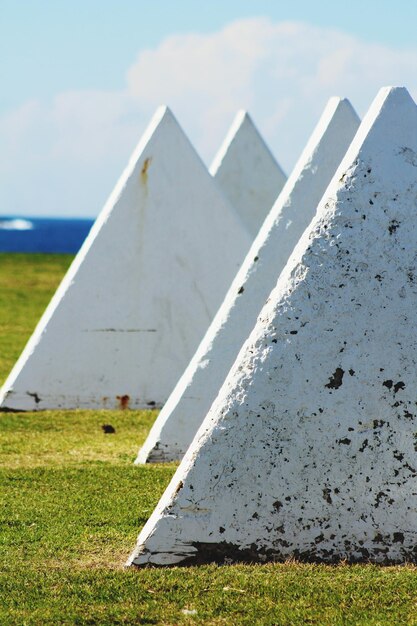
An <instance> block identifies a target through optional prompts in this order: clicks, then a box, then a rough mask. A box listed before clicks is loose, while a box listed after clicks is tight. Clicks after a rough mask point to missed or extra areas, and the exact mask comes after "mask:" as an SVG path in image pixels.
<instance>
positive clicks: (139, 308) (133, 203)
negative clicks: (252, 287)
mask: <svg viewBox="0 0 417 626" xmlns="http://www.w3.org/2000/svg"><path fill="white" fill-rule="evenodd" d="M249 246H250V237H249V235H248V233H247V231H246V229H245V228H244V226H243V224H242V222H241V220H240V218H239V216H238V215H237V214H236V211H235V209H234V208H233V207H232V206H231V205H230V204H229V203H228V201H227V200H226V198H225V197H224V196H223V194H222V193H221V191H220V189H219V188H218V185H217V184H216V182H215V181H214V180H213V178H212V177H211V176H210V174H209V172H208V171H207V169H206V168H205V166H204V164H203V163H202V161H201V160H200V158H199V157H198V156H197V154H196V152H195V150H194V148H193V147H192V146H191V144H190V143H189V141H188V139H187V138H186V136H185V135H184V133H183V131H182V130H181V128H180V127H179V125H178V123H177V121H176V120H175V118H174V117H173V115H172V113H171V112H170V111H169V110H168V109H166V108H165V107H161V108H160V109H159V110H158V111H157V113H156V114H155V116H154V118H153V120H152V122H151V124H150V126H149V127H148V129H147V131H146V133H145V135H144V137H143V138H142V140H141V141H140V143H139V145H138V147H137V149H136V150H135V152H134V154H133V156H132V158H131V160H130V162H129V164H128V166H127V168H126V170H125V172H124V173H123V175H122V176H121V178H120V180H119V182H118V183H117V185H116V187H115V189H114V191H113V193H112V194H111V196H110V198H109V200H108V202H107V204H106V206H105V207H104V209H103V211H102V213H101V214H100V216H99V217H98V219H97V221H96V223H95V225H94V226H93V229H92V231H91V233H90V235H89V237H88V238H87V240H86V242H85V244H84V246H83V247H82V249H81V251H80V252H79V254H78V255H77V258H76V259H75V261H74V263H73V264H72V266H71V268H70V269H69V271H68V273H67V275H66V277H65V278H64V280H63V282H62V284H61V286H60V287H59V289H58V291H57V293H56V294H55V296H54V298H53V300H52V301H51V303H50V305H49V307H48V308H47V310H46V312H45V314H44V316H43V317H42V319H41V321H40V323H39V325H38V327H37V328H36V330H35V332H34V334H33V336H32V338H31V339H30V341H29V343H28V345H27V347H26V348H25V350H24V352H23V354H22V356H21V357H20V359H19V361H18V363H17V364H16V366H15V368H14V369H13V371H12V373H11V375H10V376H9V378H8V380H7V382H6V384H5V386H4V387H3V390H2V394H1V398H0V403H1V407H2V408H3V409H15V410H16V409H17V410H40V409H55V408H74V407H85V408H113V407H131V408H140V407H150V406H161V405H162V404H163V403H164V402H165V401H166V399H167V397H168V395H169V393H170V391H171V390H172V388H173V386H174V385H175V383H176V382H177V380H178V377H179V376H180V375H181V373H182V372H183V371H184V368H185V367H186V365H187V364H188V362H189V360H190V358H191V356H192V355H193V353H194V351H195V349H196V348H197V345H198V343H199V341H200V340H201V338H202V336H203V334H204V332H205V330H206V329H207V327H208V325H209V323H210V321H211V319H212V317H213V315H214V313H215V312H216V310H217V309H218V307H219V305H220V303H221V301H222V299H223V297H224V295H225V293H226V290H227V288H228V286H229V285H230V281H231V280H232V278H233V276H234V275H235V273H236V271H237V269H238V267H239V265H240V263H241V261H242V259H243V258H244V256H245V253H246V252H247V250H248V249H249Z"/></svg>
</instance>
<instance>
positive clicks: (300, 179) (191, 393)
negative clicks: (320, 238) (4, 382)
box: [137, 98, 359, 463]
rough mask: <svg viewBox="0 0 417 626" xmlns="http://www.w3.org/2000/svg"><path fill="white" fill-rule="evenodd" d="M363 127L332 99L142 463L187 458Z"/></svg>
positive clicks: (144, 451) (159, 420)
mask: <svg viewBox="0 0 417 626" xmlns="http://www.w3.org/2000/svg"><path fill="white" fill-rule="evenodd" d="M358 126H359V119H358V117H357V115H356V113H355V112H354V110H353V108H352V106H351V105H350V103H349V102H348V101H347V100H341V99H340V98H331V99H330V101H329V102H328V104H327V106H326V108H325V110H324V112H323V115H322V117H321V119H320V120H319V123H318V124H317V126H316V128H315V130H314V132H313V134H312V136H311V138H310V140H309V141H308V143H307V145H306V147H305V149H304V151H303V153H302V155H301V156H300V159H299V161H298V163H297V165H296V167H295V168H294V171H293V172H292V174H291V176H290V178H289V179H288V182H287V184H286V185H285V187H284V189H283V191H282V192H281V194H280V196H279V198H278V199H277V201H276V203H275V205H274V207H273V208H272V210H271V212H270V214H269V215H268V218H267V219H266V220H265V223H264V225H263V226H262V228H261V230H260V232H259V235H258V236H257V238H256V239H255V241H254V243H253V245H252V247H251V249H250V250H249V252H248V254H247V256H246V259H245V261H244V263H243V264H242V267H241V268H240V270H239V272H238V273H237V276H236V277H235V279H234V281H233V283H232V285H231V287H230V289H229V291H228V293H227V295H226V298H225V300H224V302H223V303H222V305H221V307H220V309H219V311H218V312H217V314H216V316H215V318H214V320H213V322H212V323H211V325H210V327H209V329H208V331H207V333H206V335H205V336H204V339H203V340H202V342H201V344H200V346H199V348H198V350H197V352H196V353H195V355H194V357H193V359H192V360H191V362H190V364H189V366H188V367H187V369H186V370H185V372H184V374H183V376H182V377H181V379H180V380H179V382H178V384H177V385H176V387H175V389H174V390H173V392H172V394H171V395H170V397H169V399H168V401H167V403H166V404H165V406H164V407H163V409H162V411H161V413H160V414H159V416H158V418H157V420H156V421H155V423H154V425H153V427H152V429H151V432H150V434H149V436H148V438H147V440H146V442H145V444H144V446H143V447H142V449H141V450H140V452H139V455H138V459H137V462H138V463H143V462H146V461H151V462H152V461H161V460H162V461H164V460H173V459H180V458H182V456H183V454H184V453H185V451H186V450H187V448H188V446H189V445H190V443H191V441H192V440H193V437H194V435H195V433H196V432H197V430H198V428H199V426H200V424H201V423H202V421H203V420H204V418H205V416H206V414H207V411H208V410H209V409H210V407H211V405H212V403H213V401H214V399H215V398H216V395H217V393H218V391H219V389H220V387H221V385H222V384H223V381H224V379H225V378H226V376H227V374H228V372H229V370H230V368H231V367H232V365H233V363H234V361H235V359H236V357H237V355H238V353H239V350H240V348H241V347H242V345H243V343H244V341H245V340H246V339H247V337H248V335H249V333H250V332H251V330H252V328H253V327H254V325H255V322H256V319H257V316H258V314H259V312H260V310H261V308H262V306H263V304H264V303H265V301H266V299H267V298H268V296H269V294H270V292H271V290H272V288H273V287H274V285H275V284H276V282H277V277H278V276H279V274H280V272H281V270H282V269H283V268H284V266H285V264H286V262H287V259H288V257H289V255H290V254H291V252H292V250H293V248H294V246H295V244H296V243H297V241H298V239H299V238H300V237H301V235H302V233H303V232H304V230H305V228H306V227H307V226H308V224H309V223H310V221H311V220H312V218H313V216H314V213H315V210H316V207H317V204H318V202H319V201H320V199H321V197H322V195H323V193H324V192H325V190H326V187H327V186H328V184H329V182H330V180H331V178H332V176H333V174H334V172H335V170H336V167H337V164H339V163H340V161H341V159H342V157H343V156H344V154H345V152H346V149H347V147H348V146H349V144H350V142H351V141H352V139H353V137H354V134H355V132H356V130H357V128H358Z"/></svg>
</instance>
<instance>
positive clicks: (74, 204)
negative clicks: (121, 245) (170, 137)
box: [0, 18, 417, 215]
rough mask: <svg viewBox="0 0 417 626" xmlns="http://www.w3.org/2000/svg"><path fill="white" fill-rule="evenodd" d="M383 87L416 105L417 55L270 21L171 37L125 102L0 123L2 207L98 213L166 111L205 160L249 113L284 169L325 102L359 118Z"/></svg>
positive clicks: (132, 77) (58, 103)
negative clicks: (351, 109)
mask: <svg viewBox="0 0 417 626" xmlns="http://www.w3.org/2000/svg"><path fill="white" fill-rule="evenodd" d="M387 84H397V85H403V84H405V85H406V86H407V87H408V88H409V90H410V91H411V93H412V95H414V96H416V95H417V49H415V50H396V49H392V48H389V47H384V46H381V45H376V44H372V43H368V42H365V41H360V40H358V39H356V38H354V37H352V36H350V35H348V34H346V33H342V32H338V31H335V30H331V29H326V28H319V27H315V26H311V25H309V24H304V23H298V22H278V23H273V22H271V21H270V20H268V19H265V18H251V19H245V20H239V21H236V22H233V23H231V24H229V25H228V26H226V27H225V28H223V29H222V30H220V31H218V32H214V33H211V34H208V35H207V34H205V35H201V34H185V35H176V36H171V37H169V38H167V39H166V40H164V41H163V42H162V43H161V44H160V45H159V46H158V47H156V48H155V49H152V50H143V51H141V52H140V53H139V54H138V57H137V60H136V62H135V63H134V64H133V65H132V66H131V67H130V68H129V69H128V70H127V74H126V86H125V88H124V89H123V90H121V91H117V92H116V91H115V92H104V91H103V92H100V91H71V92H66V93H61V94H58V95H57V96H56V97H55V98H54V99H53V101H52V102H49V103H42V102H36V101H31V102H28V103H25V104H24V105H23V106H22V107H20V108H19V109H17V110H15V111H13V112H11V113H10V114H9V115H7V116H4V117H3V118H0V146H1V148H0V171H1V172H2V174H1V176H2V178H4V180H2V182H1V185H0V187H1V189H2V191H1V193H2V197H1V198H0V203H1V204H0V208H1V210H2V211H3V212H17V213H22V214H41V213H42V214H47V213H49V214H74V215H75V214H84V215H93V214H95V213H97V212H98V210H99V209H100V207H101V205H102V204H103V202H104V200H105V198H106V196H107V194H108V193H109V192H110V190H111V188H112V185H113V184H114V182H115V180H116V179H117V176H118V175H119V173H120V172H121V170H122V168H123V166H124V164H125V162H126V161H127V159H128V157H129V154H130V151H131V150H132V149H133V147H134V145H135V144H136V142H137V141H138V139H139V137H140V134H141V133H142V132H143V130H144V128H145V127H146V124H147V121H148V120H149V118H150V116H151V115H152V113H153V110H154V109H155V108H156V106H158V105H159V104H161V103H166V104H168V105H169V106H170V107H171V108H172V109H173V111H174V113H175V115H176V116H177V117H178V119H179V121H180V123H181V124H182V125H183V126H184V129H185V130H186V132H187V133H188V134H189V136H190V138H191V139H192V141H193V142H194V144H195V146H196V148H197V149H198V150H199V151H200V153H201V154H202V156H203V157H204V158H205V159H206V160H210V159H211V158H212V157H213V155H214V153H215V151H216V149H217V147H218V146H219V145H220V143H221V141H222V139H223V136H224V134H225V133H226V130H227V128H228V125H229V124H230V123H231V121H232V118H233V116H234V114H235V112H236V110H237V109H239V108H247V109H248V110H249V111H250V113H251V114H252V116H253V118H254V120H255V122H256V123H257V125H258V126H259V128H260V130H261V132H262V133H263V135H264V137H265V139H266V140H267V142H268V143H269V144H270V146H271V148H272V149H273V152H274V153H275V155H276V157H277V159H278V160H279V161H280V163H281V164H282V165H283V166H284V168H286V169H287V170H289V169H290V167H291V166H292V165H293V164H294V162H295V160H296V158H297V156H298V154H299V152H300V151H301V149H302V147H303V145H304V143H305V141H306V140H307V138H308V136H309V134H310V132H311V130H312V128H313V126H314V124H315V123H316V121H317V119H318V117H319V115H320V114H321V111H322V109H323V107H324V105H325V103H326V101H327V99H328V98H329V97H330V96H332V95H341V96H347V97H349V99H350V100H351V102H352V104H353V105H354V106H355V107H356V108H357V110H358V112H359V113H361V114H363V113H364V112H365V111H366V108H367V107H368V105H369V104H370V102H371V101H372V99H373V97H374V96H375V94H376V92H377V90H378V89H379V88H380V87H381V86H383V85H387ZM22 181H23V182H22Z"/></svg>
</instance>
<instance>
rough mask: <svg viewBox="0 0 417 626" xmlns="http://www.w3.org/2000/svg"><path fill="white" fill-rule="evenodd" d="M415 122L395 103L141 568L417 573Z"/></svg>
mask: <svg viewBox="0 0 417 626" xmlns="http://www.w3.org/2000/svg"><path fill="white" fill-rule="evenodd" d="M416 210H417V107H416V105H415V104H414V102H413V101H412V99H411V98H410V96H409V94H408V92H407V91H406V90H405V89H390V88H385V89H383V90H381V92H380V93H379V94H378V96H377V98H376V100H375V101H374V103H373V104H372V106H371V108H370V110H369V112H368V113H367V115H366V118H365V119H364V121H363V123H362V125H361V128H360V129H359V131H358V134H357V135H356V137H355V139H354V141H353V143H352V145H351V146H350V148H349V150H348V152H347V154H346V156H345V158H344V160H343V162H342V164H341V167H340V169H339V170H338V172H337V173H336V175H335V177H334V179H333V181H332V183H331V185H330V187H329V189H328V190H327V192H326V194H325V197H324V198H323V200H322V201H321V203H320V206H319V208H318V213H317V217H316V218H315V219H314V220H313V222H312V224H311V226H310V227H309V228H308V230H307V231H306V232H305V233H304V235H303V236H302V238H301V240H300V241H299V243H298V244H297V246H296V248H295V250H294V253H293V254H292V255H291V258H290V260H289V262H288V265H287V266H286V268H285V270H284V272H283V273H282V274H281V276H280V279H279V281H278V283H277V286H276V288H275V289H274V290H273V291H272V293H271V296H270V299H269V302H268V303H267V304H266V305H265V307H264V308H263V310H262V312H261V315H260V318H259V320H258V322H257V324H256V326H255V328H254V330H253V332H252V333H251V335H250V337H249V338H248V341H247V342H246V343H245V345H244V347H243V349H242V351H241V353H240V355H239V358H238V360H237V361H236V363H235V364H234V366H233V368H232V370H231V371H230V373H229V376H228V378H227V379H226V381H225V384H224V386H223V387H222V389H221V391H220V394H219V396H218V398H217V400H216V402H215V404H214V405H213V407H212V409H211V411H210V413H209V415H208V417H207V420H206V422H205V424H204V425H203V427H202V428H201V430H200V431H199V433H198V435H197V437H196V439H195V441H194V442H193V445H192V447H191V449H190V450H189V451H188V452H187V455H186V458H185V459H184V461H183V463H182V464H181V466H180V468H179V470H178V471H177V473H176V475H175V476H174V479H173V481H172V483H171V485H170V486H169V488H168V490H167V491H166V493H165V495H164V496H163V498H162V501H161V503H160V504H159V505H158V507H157V510H156V511H155V513H154V514H153V515H152V517H151V519H150V520H149V522H148V524H147V525H146V526H145V528H144V529H143V532H142V533H141V535H140V537H139V543H138V547H137V549H136V551H135V553H134V554H133V556H132V558H131V563H132V564H135V565H144V564H146V563H155V564H165V565H169V564H172V563H179V562H181V563H186V562H187V563H199V562H205V561H210V560H217V561H221V562H224V561H225V560H227V559H230V560H233V561H235V560H236V561H238V560H243V561H246V560H249V561H264V560H274V559H277V560H281V559H285V558H287V557H289V556H293V557H296V558H299V559H302V560H306V561H324V562H335V561H338V560H340V559H347V560H349V561H352V562H354V561H359V562H360V561H365V562H366V561H368V560H370V561H373V562H380V563H396V562H404V561H406V560H407V561H411V562H416V561H417V547H416V544H417V542H416V538H417V516H416V510H417V459H416V448H417V432H416V430H417V429H416V417H417V402H416V388H417V335H416V332H415V326H416V322H415V320H416V310H417V245H416V243H417V220H416Z"/></svg>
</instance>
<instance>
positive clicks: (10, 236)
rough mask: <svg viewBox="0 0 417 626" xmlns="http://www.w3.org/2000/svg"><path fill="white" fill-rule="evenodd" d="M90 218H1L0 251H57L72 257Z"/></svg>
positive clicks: (79, 245)
mask: <svg viewBox="0 0 417 626" xmlns="http://www.w3.org/2000/svg"><path fill="white" fill-rule="evenodd" d="M93 223H94V220H93V219H80V218H72V219H71V218H47V217H19V216H16V215H14V216H1V217H0V252H58V253H69V254H75V253H76V252H78V250H79V249H80V247H81V244H82V243H83V241H84V239H85V238H86V237H87V235H88V233H89V231H90V228H91V226H92V225H93Z"/></svg>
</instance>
